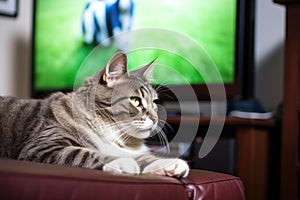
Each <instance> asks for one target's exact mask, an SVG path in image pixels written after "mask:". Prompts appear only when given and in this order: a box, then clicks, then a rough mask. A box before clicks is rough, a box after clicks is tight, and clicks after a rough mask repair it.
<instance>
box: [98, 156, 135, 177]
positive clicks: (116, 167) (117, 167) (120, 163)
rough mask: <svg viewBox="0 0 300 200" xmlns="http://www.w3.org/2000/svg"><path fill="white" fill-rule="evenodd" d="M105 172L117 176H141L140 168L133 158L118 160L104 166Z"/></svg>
mask: <svg viewBox="0 0 300 200" xmlns="http://www.w3.org/2000/svg"><path fill="white" fill-rule="evenodd" d="M102 169H103V171H107V172H113V173H117V174H123V173H126V174H139V173H140V167H139V165H138V164H137V162H136V161H135V160H134V159H132V158H117V159H115V160H113V161H111V162H109V163H107V164H105V165H104V166H103V168H102Z"/></svg>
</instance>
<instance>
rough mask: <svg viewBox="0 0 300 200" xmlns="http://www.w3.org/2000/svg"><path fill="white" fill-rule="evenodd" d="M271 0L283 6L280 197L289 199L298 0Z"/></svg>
mask: <svg viewBox="0 0 300 200" xmlns="http://www.w3.org/2000/svg"><path fill="white" fill-rule="evenodd" d="M274 2H275V3H280V4H284V5H285V6H286V46H285V64H284V65H285V67H284V97H283V113H282V114H283V115H282V136H281V141H282V142H281V180H280V184H281V185H280V198H281V199H282V200H283V199H291V200H292V199H297V198H298V199H300V194H299V193H300V192H299V188H300V184H299V176H300V173H299V172H300V164H299V161H300V159H299V122H300V121H299V120H300V118H299V114H300V112H299V111H300V100H299V93H300V87H299V85H300V82H299V67H300V0H274ZM297 179H298V180H297ZM297 190H298V192H297Z"/></svg>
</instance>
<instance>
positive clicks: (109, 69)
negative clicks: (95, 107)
mask: <svg viewBox="0 0 300 200" xmlns="http://www.w3.org/2000/svg"><path fill="white" fill-rule="evenodd" d="M126 73H127V56H126V54H125V53H124V52H122V51H120V52H118V53H116V54H115V55H114V56H113V57H112V58H111V59H110V60H109V61H108V62H107V64H106V66H105V69H104V73H103V75H102V82H103V83H104V84H106V85H107V87H114V86H115V85H116V83H117V82H118V80H119V79H120V78H121V77H122V76H123V75H124V74H126Z"/></svg>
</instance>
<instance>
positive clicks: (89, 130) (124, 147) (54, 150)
mask: <svg viewBox="0 0 300 200" xmlns="http://www.w3.org/2000/svg"><path fill="white" fill-rule="evenodd" d="M154 63H155V62H151V63H150V64H148V65H147V66H145V67H143V68H141V69H139V70H136V71H133V72H127V57H126V55H125V54H124V53H122V52H119V53H117V54H116V55H115V56H114V57H113V58H111V60H110V61H109V62H108V63H107V65H106V67H105V69H104V70H103V71H100V72H97V73H96V74H95V75H94V76H93V77H91V78H88V79H87V80H86V81H85V83H84V85H83V86H81V87H80V88H78V89H77V90H76V91H74V92H72V93H68V94H63V93H55V94H53V95H51V96H50V97H48V98H46V99H42V100H20V99H16V98H13V97H0V103H1V104H0V156H1V157H8V158H13V159H19V160H28V161H34V162H41V163H51V164H58V165H68V166H73V167H84V168H90V169H100V170H104V171H112V172H116V173H130V174H140V173H154V174H161V175H169V176H178V177H179V176H180V177H181V176H187V174H188V170H189V169H188V166H187V164H186V163H185V162H184V161H182V160H180V159H164V158H159V157H157V156H155V155H153V154H151V152H150V151H149V150H148V149H147V147H146V146H145V145H144V142H143V140H144V139H145V138H147V137H149V136H150V133H151V132H153V131H155V129H156V128H157V126H158V116H157V113H156V111H157V106H156V105H155V103H153V102H154V100H155V99H156V98H157V94H156V92H155V90H154V89H153V88H152V87H151V86H150V85H149V83H148V82H147V80H146V79H145V78H144V74H145V73H147V72H148V71H149V69H150V68H151V67H153V65H154Z"/></svg>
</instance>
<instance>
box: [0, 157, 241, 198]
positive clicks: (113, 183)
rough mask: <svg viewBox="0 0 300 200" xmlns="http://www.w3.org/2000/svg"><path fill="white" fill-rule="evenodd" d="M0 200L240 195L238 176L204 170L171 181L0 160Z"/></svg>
mask: <svg viewBox="0 0 300 200" xmlns="http://www.w3.org/2000/svg"><path fill="white" fill-rule="evenodd" d="M0 199H6V200H13V199H16V200H20V199H30V200H35V199H40V200H53V199H56V200H59V199H62V200H68V199H72V200H77V199H78V200H79V199H83V200H87V199H88V200H90V199H105V200H106V199H130V200H131V199H142V200H148V199H151V200H153V199H155V200H159V199H164V200H165V199H172V200H174V199H180V200H182V199H183V200H185V199H199V200H205V199H209V200H213V199H214V200H218V199H222V200H224V199H230V200H240V199H245V194H244V186H243V183H242V181H241V180H240V179H239V178H237V177H234V176H231V175H226V174H222V173H216V172H210V171H202V170H191V172H190V175H189V176H188V177H187V178H185V179H175V178H172V177H165V176H154V175H137V176H134V175H115V174H110V173H105V172H102V171H97V170H90V169H81V168H71V167H65V166H55V165H48V164H40V163H31V162H25V161H17V160H9V159H0Z"/></svg>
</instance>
